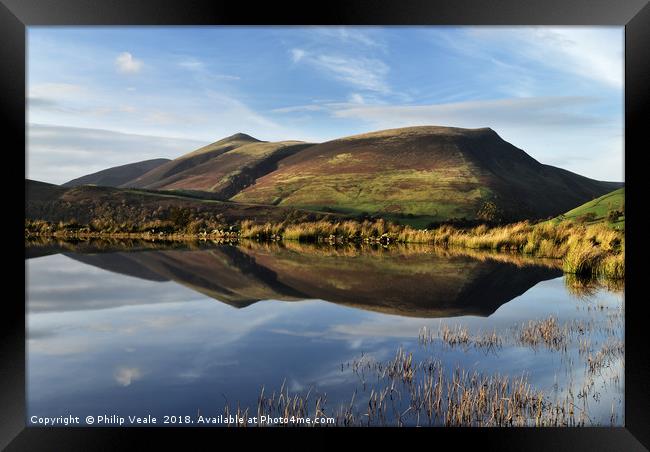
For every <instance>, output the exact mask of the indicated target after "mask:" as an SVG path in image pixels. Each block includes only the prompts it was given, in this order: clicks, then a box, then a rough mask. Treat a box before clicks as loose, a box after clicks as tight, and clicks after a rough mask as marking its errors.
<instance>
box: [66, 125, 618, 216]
mask: <svg viewBox="0 0 650 452" xmlns="http://www.w3.org/2000/svg"><path fill="white" fill-rule="evenodd" d="M141 163H143V162H141ZM136 165H137V164H136ZM127 166H128V165H127ZM118 168H119V167H118ZM113 170H115V168H111V169H109V170H106V171H108V172H112V171H113ZM98 174H100V173H96V174H95V175H89V176H86V177H85V178H80V179H76V180H75V181H76V182H75V181H71V182H70V183H72V182H75V183H77V182H78V181H79V180H82V179H85V180H97V179H96V178H93V177H96V176H97V175H98ZM86 178H87V179H86ZM103 180H104V181H105V180H106V179H103ZM104 183H106V182H104ZM119 186H120V187H121V188H136V189H144V190H156V191H159V192H161V193H162V192H169V191H173V193H174V195H189V196H192V197H193V198H207V199H215V200H221V201H227V200H229V201H234V202H237V203H245V204H250V205H266V206H282V207H292V208H296V209H305V210H315V211H328V212H336V213H339V214H346V215H359V214H363V213H368V214H374V215H378V216H382V217H384V218H387V219H391V220H398V221H400V222H408V223H411V224H413V225H415V226H419V227H425V226H426V225H427V224H429V223H431V222H442V221H448V220H453V219H468V220H475V219H478V220H505V221H516V220H522V219H533V220H534V219H544V218H550V217H555V216H557V215H559V214H561V213H563V212H567V211H569V210H570V209H573V208H575V207H576V206H579V205H581V204H583V203H585V202H588V201H590V200H592V199H595V198H597V197H599V196H601V195H604V194H605V193H608V192H610V191H612V190H615V189H617V188H620V187H622V186H623V184H622V183H617V182H602V181H597V180H594V179H589V178H586V177H583V176H580V175H578V174H575V173H572V172H570V171H566V170H563V169H560V168H556V167H553V166H549V165H545V164H542V163H540V162H538V161H537V160H535V159H534V158H532V157H531V156H529V155H528V154H526V152H524V151H523V150H521V149H519V148H517V147H515V146H513V145H512V144H510V143H508V142H507V141H505V140H503V139H502V138H501V137H500V136H499V135H498V134H497V133H496V132H494V131H493V130H492V129H490V128H482V129H461V128H454V127H439V126H420V127H407V128H401V129H390V130H382V131H378V132H372V133H366V134H361V135H354V136H350V137H345V138H340V139H336V140H332V141H328V142H325V143H321V144H311V143H305V142H301V141H280V142H266V141H260V140H258V139H256V138H253V137H251V136H250V135H246V134H243V133H238V134H235V135H232V136H230V137H227V138H224V139H222V140H219V141H217V142H215V143H212V144H209V145H207V146H204V147H202V148H200V149H197V150H195V151H193V152H190V153H188V154H185V155H182V156H180V157H178V158H176V159H174V160H170V161H167V162H165V163H162V164H160V165H158V166H156V167H155V168H153V169H151V170H149V171H147V172H145V173H144V174H141V175H139V176H137V177H135V178H133V179H132V180H130V181H127V182H124V183H123V184H120V185H119ZM260 209H261V207H260Z"/></svg>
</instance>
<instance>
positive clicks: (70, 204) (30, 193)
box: [25, 179, 335, 225]
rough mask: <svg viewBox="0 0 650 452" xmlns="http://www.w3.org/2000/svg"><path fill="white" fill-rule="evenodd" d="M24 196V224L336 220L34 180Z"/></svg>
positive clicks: (278, 209)
mask: <svg viewBox="0 0 650 452" xmlns="http://www.w3.org/2000/svg"><path fill="white" fill-rule="evenodd" d="M25 192H26V199H25V218H26V219H32V220H46V221H51V222H59V221H63V222H70V221H76V222H78V223H81V224H89V223H91V222H93V221H101V222H103V223H107V224H120V223H130V224H144V223H146V222H150V221H155V220H170V219H171V218H175V215H176V216H177V215H178V213H179V212H180V213H184V212H187V216H186V217H185V218H186V220H187V221H192V220H193V219H203V220H210V221H213V222H220V223H222V224H224V225H230V224H235V223H237V222H239V221H242V220H247V219H250V220H254V221H259V222H267V221H269V222H282V221H284V220H286V219H288V218H291V219H293V220H294V221H310V220H319V219H323V218H333V217H335V215H332V214H327V213H319V212H308V211H304V210H301V209H295V208H291V207H276V206H259V205H253V204H245V203H233V202H223V201H217V200H206V199H198V198H192V197H189V196H181V195H178V194H172V193H167V192H156V191H147V190H139V189H122V188H115V187H99V186H94V185H82V186H79V187H61V186H58V185H52V184H47V183H44V182H39V181H33V180H29V179H26V180H25ZM176 222H178V221H177V220H176Z"/></svg>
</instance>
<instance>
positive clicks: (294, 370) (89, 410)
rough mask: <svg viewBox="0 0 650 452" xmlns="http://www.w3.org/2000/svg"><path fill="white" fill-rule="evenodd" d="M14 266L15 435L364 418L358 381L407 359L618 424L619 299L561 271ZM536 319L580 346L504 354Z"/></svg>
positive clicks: (264, 253) (263, 248) (112, 255)
mask: <svg viewBox="0 0 650 452" xmlns="http://www.w3.org/2000/svg"><path fill="white" fill-rule="evenodd" d="M26 256H27V257H28V258H27V259H26V264H25V265H26V270H27V353H28V356H27V401H28V423H30V419H31V417H32V416H38V417H57V416H70V415H72V416H80V417H81V419H82V425H83V424H84V423H83V419H84V418H85V417H86V416H88V415H92V416H99V415H109V416H111V415H117V416H123V417H127V416H133V415H135V416H154V417H157V418H158V421H159V422H158V425H160V420H161V419H162V418H163V417H164V416H191V417H192V418H196V416H197V415H199V414H201V415H207V416H219V415H220V414H223V413H224V407H225V406H226V405H228V406H229V408H230V410H232V411H235V410H236V408H237V406H240V407H242V408H243V407H250V408H251V410H252V411H255V410H256V407H257V403H258V396H259V395H260V391H261V388H262V387H264V388H265V389H264V390H265V391H266V394H270V393H271V392H272V391H276V392H277V391H279V390H280V388H284V390H285V391H288V392H289V393H290V395H291V396H293V395H294V394H301V395H305V394H306V393H310V394H312V395H311V396H310V397H311V398H312V399H313V398H314V397H317V396H324V395H326V400H327V409H326V410H325V413H326V414H332V413H334V412H336V411H337V409H338V408H339V407H341V406H343V405H345V406H348V405H351V404H353V405H355V406H358V409H359V411H360V412H363V411H364V409H366V408H364V406H366V407H367V404H368V394H370V395H372V392H371V391H373V390H376V389H377V385H378V384H379V382H378V379H377V378H375V377H373V376H372V375H371V372H370V371H366V372H364V371H361V372H359V371H358V367H359V366H358V364H359V363H360V362H370V361H372V362H387V361H389V360H391V359H393V358H394V357H395V356H396V352H397V351H398V350H400V349H403V350H404V351H407V352H412V353H413V357H414V360H427V359H431V358H434V359H435V360H437V361H439V362H440V363H442V365H444V367H445V368H448V369H450V371H451V370H453V369H462V370H465V371H468V372H474V371H476V372H478V373H480V374H486V375H491V374H495V373H498V374H499V375H505V376H509V377H511V378H520V377H522V375H523V376H525V377H526V378H527V381H528V383H529V384H530V385H531V386H532V387H533V388H534V389H535V390H539V391H542V392H543V393H544V395H545V396H546V397H547V398H548V399H549V400H550V401H553V400H563V399H564V398H566V396H567V394H570V395H571V397H572V398H573V400H575V401H576V405H579V406H580V408H577V409H580V410H583V411H585V416H584V417H583V419H586V421H585V424H586V425H611V424H615V425H623V411H624V400H623V392H624V391H623V386H624V385H623V370H624V365H623V358H622V353H621V354H620V356H619V355H608V358H607V359H606V360H604V361H603V363H601V364H602V366H598V368H597V369H591V370H589V360H590V359H591V360H592V361H593V360H594V359H595V357H596V356H597V354H598V352H599V351H600V350H601V348H602V347H603V346H605V344H609V343H611V342H612V340H614V339H615V340H618V341H619V342H620V341H622V338H623V315H622V313H623V304H624V301H623V298H624V297H623V292H622V290H620V289H617V290H615V289H612V288H611V287H610V288H609V289H607V288H605V287H604V286H602V285H589V286H582V287H580V288H576V287H575V285H574V284H572V283H571V281H567V280H566V278H565V277H564V276H563V274H562V272H561V271H560V270H559V269H558V268H557V264H556V263H547V262H543V261H534V260H533V261H525V260H522V259H521V258H516V257H513V256H505V255H489V254H480V253H473V254H468V253H465V254H463V253H450V252H449V251H440V250H434V249H427V248H424V247H420V248H413V247H410V248H390V249H383V248H368V249H354V248H334V247H324V248H322V247H320V248H319V247H310V246H305V245H297V244H288V245H285V246H280V245H259V244H245V245H240V246H234V245H211V246H200V247H199V246H194V247H191V248H185V247H180V246H176V247H174V248H171V249H170V248H168V247H167V248H165V247H157V246H153V245H150V244H147V245H146V246H142V245H129V246H128V247H126V246H117V247H116V246H101V247H92V246H90V247H89V246H72V245H66V246H63V247H62V246H49V247H43V246H40V247H37V248H26ZM549 317H553V318H555V319H557V322H558V323H559V324H560V325H569V324H573V325H575V324H580V325H588V326H589V328H588V332H586V333H584V332H582V331H581V332H579V333H576V334H575V335H573V336H572V339H570V340H568V341H567V346H566V347H565V349H564V350H561V351H558V350H556V349H552V348H550V347H545V346H544V345H543V344H542V345H541V346H539V345H538V346H531V345H530V344H526V343H523V342H521V341H520V340H518V339H517V338H518V337H519V336H520V335H519V333H518V332H517V331H519V330H517V328H518V327H521V326H522V325H525V324H527V323H528V322H529V321H531V320H532V321H538V320H544V319H548V318H549ZM422 327H427V328H428V330H429V331H440V330H441V328H443V327H451V328H457V327H458V328H463V329H466V330H467V331H468V333H469V334H470V335H479V334H481V333H482V332H495V334H498V335H499V336H500V337H502V338H503V344H502V345H501V346H499V347H495V348H489V349H486V348H484V347H472V346H451V345H449V344H446V343H445V341H443V340H441V339H437V340H434V341H432V343H430V344H428V345H425V344H422V343H420V341H419V334H420V333H421V331H422V330H421V328H422ZM580 344H582V350H581V345H580ZM364 360H365V361H364ZM355 363H356V364H355ZM355 368H356V369H357V370H355ZM585 388H586V389H585ZM581 391H582V393H581ZM353 394H355V396H354V398H353V397H352V396H353ZM578 394H582V396H581V397H580V396H577V395H578ZM364 397H365V399H364ZM400 397H401V396H400ZM400 400H401V399H400ZM578 402H579V403H578ZM400 403H407V402H400ZM404 406H408V404H407V405H404ZM404 406H402V408H404ZM393 421H394V419H392V418H391V419H389V420H388V421H387V423H388V424H389V425H393V424H392V422H393ZM403 422H404V423H405V424H406V425H415V424H426V423H425V422H420V420H419V419H417V420H416V419H415V418H414V417H409V416H408V415H405V417H404V420H403ZM436 424H440V422H437V423H436Z"/></svg>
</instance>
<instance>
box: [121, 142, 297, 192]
mask: <svg viewBox="0 0 650 452" xmlns="http://www.w3.org/2000/svg"><path fill="white" fill-rule="evenodd" d="M307 146H309V143H304V142H301V141H281V142H277V143H270V142H266V141H260V140H257V139H255V138H253V137H251V136H249V135H246V134H242V133H238V134H236V135H233V136H230V137H227V138H224V139H223V140H219V141H217V142H215V143H212V144H210V145H208V146H205V147H203V148H200V149H197V150H196V151H193V152H190V153H189V154H185V155H183V156H181V157H178V158H177V159H174V160H172V161H170V162H168V163H166V164H164V165H162V166H160V167H158V168H155V169H153V170H152V171H149V172H147V173H146V174H143V175H141V176H139V177H137V178H134V179H133V180H131V181H128V182H125V183H123V184H122V186H123V187H135V188H147V189H155V190H179V191H190V192H209V193H212V194H213V196H211V197H213V198H216V199H228V198H230V197H231V196H233V195H235V194H237V193H238V192H239V191H241V190H242V189H244V188H246V187H247V186H249V185H250V184H252V183H253V182H254V181H255V180H256V179H257V178H258V177H261V176H264V175H265V174H267V173H269V172H271V171H273V170H274V169H276V164H277V162H278V161H279V160H281V159H283V158H285V157H288V156H290V155H292V154H294V153H296V152H298V151H300V150H302V149H304V148H305V147H307Z"/></svg>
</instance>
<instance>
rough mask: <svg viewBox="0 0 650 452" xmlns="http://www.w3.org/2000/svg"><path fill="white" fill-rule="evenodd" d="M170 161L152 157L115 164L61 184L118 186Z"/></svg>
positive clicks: (71, 185)
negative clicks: (124, 163)
mask: <svg viewBox="0 0 650 452" xmlns="http://www.w3.org/2000/svg"><path fill="white" fill-rule="evenodd" d="M167 162H169V159H151V160H143V161H141V162H135V163H128V164H126V165H120V166H114V167H112V168H108V169H105V170H102V171H98V172H96V173H92V174H88V175H86V176H82V177H78V178H77V179H72V180H71V181H68V182H66V183H65V184H61V185H62V186H63V187H76V186H78V185H102V186H106V187H117V186H119V185H122V184H123V183H125V182H128V181H130V180H132V179H135V178H137V177H140V176H142V175H143V174H144V173H146V172H148V171H151V170H152V169H154V168H156V167H158V166H160V165H162V164H164V163H167Z"/></svg>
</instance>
